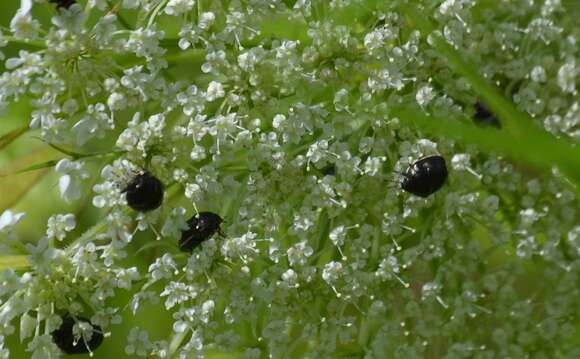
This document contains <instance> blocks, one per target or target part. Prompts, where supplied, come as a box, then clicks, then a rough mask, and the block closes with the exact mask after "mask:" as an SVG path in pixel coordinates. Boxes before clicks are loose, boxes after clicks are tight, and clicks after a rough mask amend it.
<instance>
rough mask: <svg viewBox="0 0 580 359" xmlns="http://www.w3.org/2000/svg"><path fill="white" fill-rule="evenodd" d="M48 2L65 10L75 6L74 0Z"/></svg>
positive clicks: (49, 0)
mask: <svg viewBox="0 0 580 359" xmlns="http://www.w3.org/2000/svg"><path fill="white" fill-rule="evenodd" d="M48 2H51V3H53V4H56V7H57V8H65V9H68V8H69V7H71V6H73V5H74V4H76V1H75V0H48Z"/></svg>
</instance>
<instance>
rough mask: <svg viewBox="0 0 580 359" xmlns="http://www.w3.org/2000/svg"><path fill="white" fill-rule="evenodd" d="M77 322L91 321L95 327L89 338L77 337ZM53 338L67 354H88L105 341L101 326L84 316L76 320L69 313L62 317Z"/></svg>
mask: <svg viewBox="0 0 580 359" xmlns="http://www.w3.org/2000/svg"><path fill="white" fill-rule="evenodd" d="M76 322H85V323H89V324H90V325H91V326H92V327H93V334H92V335H91V338H90V339H89V340H85V339H84V338H82V337H81V338H75V336H74V333H73V327H74V325H75V323H76ZM51 335H52V340H53V341H54V344H56V346H57V347H59V349H60V350H62V351H63V352H64V353H65V354H86V353H91V352H93V351H94V350H95V349H97V348H98V347H99V346H100V345H101V344H102V343H103V339H104V336H103V331H102V329H101V327H100V326H98V325H95V324H92V323H91V322H90V320H88V319H87V318H83V317H76V321H75V319H74V318H72V317H71V316H70V315H69V314H67V315H65V316H64V317H63V318H62V324H61V325H60V327H59V328H58V329H56V330H55V331H53V332H52V333H51Z"/></svg>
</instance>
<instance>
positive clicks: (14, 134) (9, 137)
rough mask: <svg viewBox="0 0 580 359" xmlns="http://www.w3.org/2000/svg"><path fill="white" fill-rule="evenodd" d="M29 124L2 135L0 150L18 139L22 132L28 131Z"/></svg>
mask: <svg viewBox="0 0 580 359" xmlns="http://www.w3.org/2000/svg"><path fill="white" fill-rule="evenodd" d="M28 129H29V128H28V126H22V127H20V128H17V129H14V130H12V131H10V132H8V133H7V134H5V135H2V136H1V137H0V150H1V149H3V148H4V147H6V146H8V145H9V144H11V143H12V142H13V141H14V140H16V139H17V138H18V137H20V136H21V135H22V134H24V133H26V131H28Z"/></svg>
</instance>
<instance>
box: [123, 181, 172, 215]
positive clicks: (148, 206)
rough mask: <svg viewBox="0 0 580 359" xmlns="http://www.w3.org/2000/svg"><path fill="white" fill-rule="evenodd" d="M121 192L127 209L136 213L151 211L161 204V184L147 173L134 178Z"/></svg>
mask: <svg viewBox="0 0 580 359" xmlns="http://www.w3.org/2000/svg"><path fill="white" fill-rule="evenodd" d="M123 192H124V193H125V197H126V199H127V204H128V205H129V207H131V208H133V209H134V210H135V211H138V212H148V211H152V210H154V209H156V208H157V207H159V206H161V203H162V202H163V183H161V181H160V180H159V179H158V178H157V177H155V176H153V175H152V174H151V173H149V172H141V173H139V174H138V175H137V176H135V177H134V178H133V179H132V180H131V181H130V182H129V184H127V187H125V189H124V190H123Z"/></svg>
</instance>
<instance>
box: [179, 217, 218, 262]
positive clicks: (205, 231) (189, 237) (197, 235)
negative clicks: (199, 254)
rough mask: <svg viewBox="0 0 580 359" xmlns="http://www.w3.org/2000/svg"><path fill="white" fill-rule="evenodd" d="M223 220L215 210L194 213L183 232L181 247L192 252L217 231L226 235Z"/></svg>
mask: <svg viewBox="0 0 580 359" xmlns="http://www.w3.org/2000/svg"><path fill="white" fill-rule="evenodd" d="M222 222H223V219H222V217H220V216H219V215H217V214H215V213H213V212H199V213H198V214H196V215H194V216H193V217H191V218H190V219H189V220H188V221H187V225H188V228H187V229H186V230H183V231H182V232H181V238H180V239H179V249H180V250H181V251H183V252H191V251H193V250H194V249H195V248H196V247H197V246H199V245H200V244H201V243H202V242H203V241H206V240H208V239H209V238H210V237H211V236H213V235H214V234H215V233H218V234H219V235H220V236H224V233H223V232H222V231H221V228H220V226H221V224H222Z"/></svg>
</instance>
